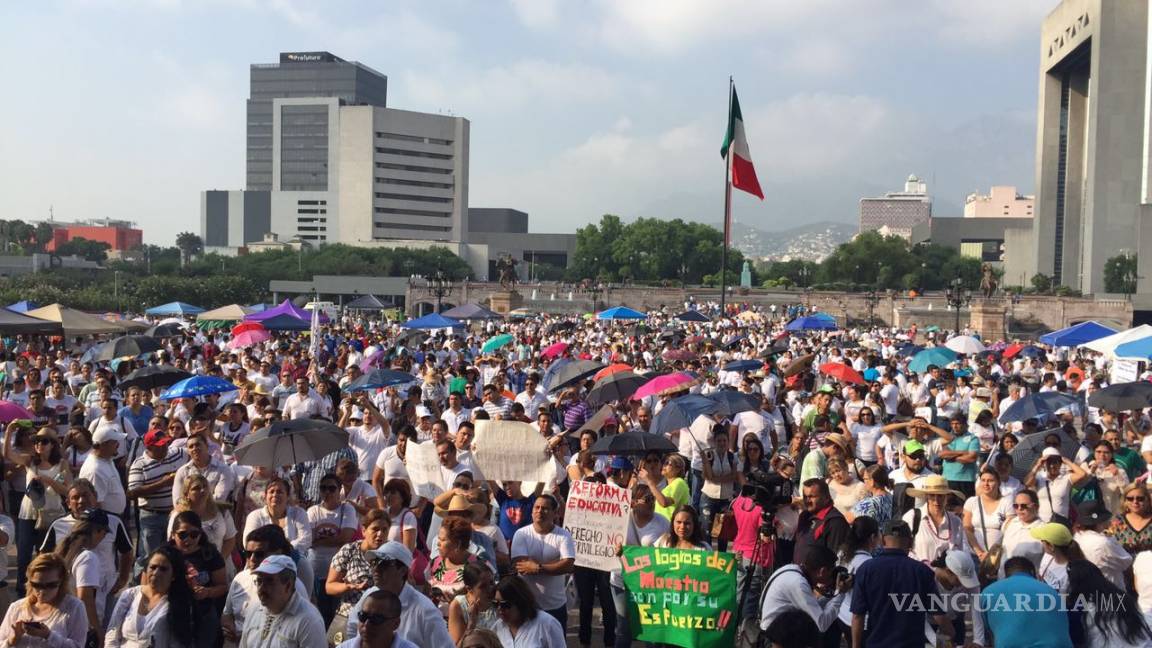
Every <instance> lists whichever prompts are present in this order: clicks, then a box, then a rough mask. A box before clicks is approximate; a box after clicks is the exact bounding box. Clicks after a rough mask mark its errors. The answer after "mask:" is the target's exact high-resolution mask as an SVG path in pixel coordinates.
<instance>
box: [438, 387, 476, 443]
mask: <svg viewBox="0 0 1152 648" xmlns="http://www.w3.org/2000/svg"><path fill="white" fill-rule="evenodd" d="M462 403H463V401H462V400H461V398H460V394H456V393H452V394H448V409H446V410H444V413H443V414H441V415H440V420H441V421H444V423H445V424H446V425H447V426H448V434H450V435H452V436H455V435H456V430H458V429H460V424H461V423H463V422H465V421H468V420H471V418H472V410H469V409H465V408H464V407H463V405H462Z"/></svg>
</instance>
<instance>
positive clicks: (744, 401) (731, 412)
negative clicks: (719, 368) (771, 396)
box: [661, 389, 764, 418]
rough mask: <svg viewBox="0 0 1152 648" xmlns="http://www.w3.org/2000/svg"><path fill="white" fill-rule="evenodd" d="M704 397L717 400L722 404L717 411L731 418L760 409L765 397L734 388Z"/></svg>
mask: <svg viewBox="0 0 1152 648" xmlns="http://www.w3.org/2000/svg"><path fill="white" fill-rule="evenodd" d="M704 398H707V399H708V400H710V401H716V403H717V404H718V405H719V406H720V407H719V409H717V410H716V413H717V414H720V415H721V416H727V417H729V418H730V417H733V416H736V415H737V414H739V413H741V412H755V411H758V410H759V409H760V405H761V403H762V402H763V398H764V397H763V396H761V395H760V394H745V393H744V392H738V391H736V390H734V389H721V390H720V391H716V392H712V393H711V394H708V395H707V396H705V397H704ZM661 411H663V410H661Z"/></svg>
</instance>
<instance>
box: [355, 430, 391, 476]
mask: <svg viewBox="0 0 1152 648" xmlns="http://www.w3.org/2000/svg"><path fill="white" fill-rule="evenodd" d="M366 427H367V426H363V425H358V426H353V427H348V428H344V429H345V430H347V431H348V446H349V447H350V448H352V451H353V452H355V453H356V463H357V464H358V465H359V466H360V474H361V475H368V476H369V477H371V475H372V466H374V465H375V461H376V458H377V457H379V456H380V453H382V452H384V448H387V447H388V446H390V445H392V444H393V443H395V441H394V439H393V438H392V437H391V436H390V435H388V434H385V433H384V429H383V428H381V427H380V426H379V425H373V426H372V427H370V428H368V429H365V428H366Z"/></svg>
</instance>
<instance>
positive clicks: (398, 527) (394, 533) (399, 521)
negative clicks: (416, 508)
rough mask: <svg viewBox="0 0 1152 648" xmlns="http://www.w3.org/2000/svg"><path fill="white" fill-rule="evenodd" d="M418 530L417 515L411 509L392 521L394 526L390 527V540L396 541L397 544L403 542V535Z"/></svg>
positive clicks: (405, 510)
mask: <svg viewBox="0 0 1152 648" xmlns="http://www.w3.org/2000/svg"><path fill="white" fill-rule="evenodd" d="M415 528H416V514H415V513H413V512H412V511H411V510H409V509H404V511H403V512H402V513H401V514H400V515H398V516H396V518H395V519H393V520H392V526H390V527H388V540H389V541H392V540H395V541H396V542H403V541H404V538H403V533H404V532H405V531H409V530H414V529H415Z"/></svg>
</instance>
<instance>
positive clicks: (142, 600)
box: [104, 546, 196, 648]
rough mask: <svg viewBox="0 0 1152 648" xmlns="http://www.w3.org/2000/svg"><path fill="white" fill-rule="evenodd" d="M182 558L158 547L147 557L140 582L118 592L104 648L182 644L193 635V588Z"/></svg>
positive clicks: (136, 647)
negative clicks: (189, 584) (186, 574)
mask: <svg viewBox="0 0 1152 648" xmlns="http://www.w3.org/2000/svg"><path fill="white" fill-rule="evenodd" d="M184 574H185V568H184V558H183V556H181V555H180V553H179V552H178V551H176V549H175V548H173V547H171V546H161V547H158V548H157V549H156V550H155V551H153V552H152V553H150V554H149V555H148V556H147V557H146V561H145V563H144V572H143V575H142V577H141V580H140V585H138V586H136V587H129V588H127V589H125V590H123V591H122V592H120V597H119V599H117V601H116V607H115V608H114V609H113V610H112V616H111V617H110V618H109V620H108V632H107V634H106V635H105V637H104V646H105V648H168V647H169V646H182V645H184V642H185V640H186V639H187V638H188V637H191V636H193V635H194V634H195V624H196V618H195V612H194V608H193V598H192V597H193V594H192V589H191V588H190V587H189V586H188V581H187V580H185V578H184Z"/></svg>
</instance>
